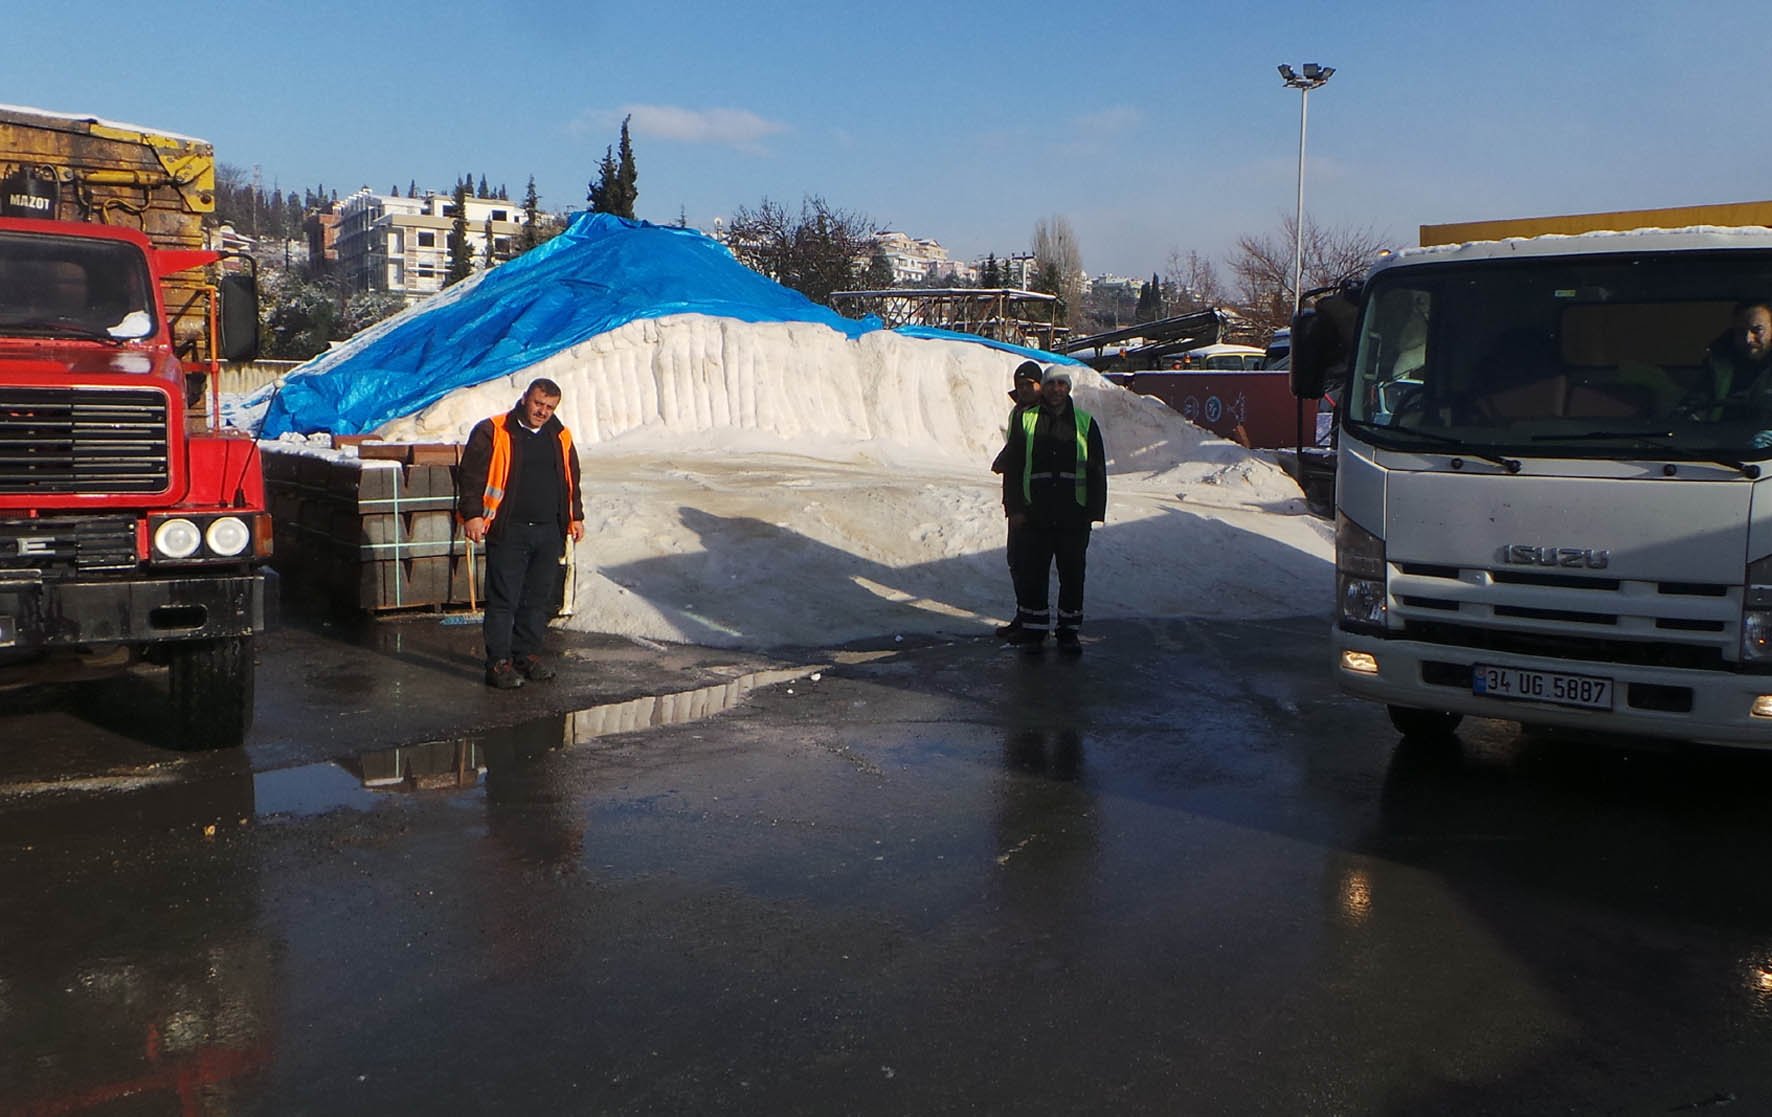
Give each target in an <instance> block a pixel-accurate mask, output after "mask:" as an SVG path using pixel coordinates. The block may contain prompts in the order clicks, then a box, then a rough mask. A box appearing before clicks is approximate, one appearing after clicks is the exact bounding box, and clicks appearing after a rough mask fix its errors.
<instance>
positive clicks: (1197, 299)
mask: <svg viewBox="0 0 1772 1117" xmlns="http://www.w3.org/2000/svg"><path fill="white" fill-rule="evenodd" d="M1163 285H1164V287H1165V288H1166V291H1165V299H1166V301H1167V302H1168V305H1169V308H1170V313H1172V314H1191V313H1193V312H1194V311H1196V310H1209V309H1211V308H1212V307H1216V306H1222V305H1224V303H1225V301H1226V300H1225V294H1224V285H1223V284H1221V283H1220V282H1219V280H1218V269H1217V268H1214V267H1213V266H1212V261H1211V260H1209V259H1207V258H1206V257H1204V256H1202V255H1200V254H1199V253H1198V252H1196V251H1194V250H1193V249H1191V248H1190V249H1189V250H1188V251H1187V252H1186V254H1183V253H1182V251H1181V249H1179V248H1171V249H1170V250H1169V259H1168V261H1167V262H1166V263H1165V265H1164V268H1163Z"/></svg>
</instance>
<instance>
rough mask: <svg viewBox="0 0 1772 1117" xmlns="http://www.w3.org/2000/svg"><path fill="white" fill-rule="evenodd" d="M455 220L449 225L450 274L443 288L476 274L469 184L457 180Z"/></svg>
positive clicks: (454, 207)
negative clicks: (471, 236)
mask: <svg viewBox="0 0 1772 1117" xmlns="http://www.w3.org/2000/svg"><path fill="white" fill-rule="evenodd" d="M451 201H453V202H454V206H453V209H454V211H455V212H454V214H453V217H454V220H453V221H452V222H450V225H449V274H448V276H447V277H446V278H445V279H444V280H443V286H445V287H448V286H451V285H452V284H456V283H460V282H461V281H462V280H464V279H466V278H467V277H468V276H470V275H473V274H474V247H473V245H471V244H469V243H468V183H467V180H466V179H459V178H458V179H456V180H455V196H454V198H452V199H451Z"/></svg>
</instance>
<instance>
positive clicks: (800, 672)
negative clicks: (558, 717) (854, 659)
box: [562, 666, 819, 745]
mask: <svg viewBox="0 0 1772 1117" xmlns="http://www.w3.org/2000/svg"><path fill="white" fill-rule="evenodd" d="M817 670H819V668H818V667H816V666H811V667H784V668H781V669H780V670H777V671H756V672H753V673H751V674H749V675H741V676H740V677H738V678H736V679H733V680H732V681H731V682H728V683H718V684H715V685H713V686H704V687H700V688H698V689H696V690H685V691H679V692H678V693H676V694H659V695H647V696H645V697H643V698H632V699H629V700H628V701H626V702H615V703H612V704H610V705H607V706H592V707H591V708H590V709H588V710H578V711H575V712H573V713H570V714H567V715H566V726H565V739H564V740H563V741H562V743H563V744H568V745H576V744H583V743H584V742H585V741H590V740H594V739H596V738H598V737H608V736H610V735H612V734H616V733H634V732H637V731H639V730H642V729H656V728H659V727H661V726H666V725H682V724H684V723H685V722H691V721H700V720H701V719H703V718H708V717H712V716H713V715H715V714H718V713H722V712H724V711H726V710H730V709H732V708H733V707H734V706H736V705H738V704H739V703H740V702H743V701H744V700H745V698H746V697H747V696H748V695H749V694H750V693H751V691H753V690H757V689H759V688H761V687H767V686H774V685H775V684H777V683H791V682H794V681H795V680H797V679H803V678H805V677H806V676H807V675H809V674H811V673H812V672H814V671H817Z"/></svg>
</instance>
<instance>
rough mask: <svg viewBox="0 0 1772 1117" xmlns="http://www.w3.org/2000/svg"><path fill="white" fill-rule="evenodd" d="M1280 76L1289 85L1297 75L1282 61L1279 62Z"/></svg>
mask: <svg viewBox="0 0 1772 1117" xmlns="http://www.w3.org/2000/svg"><path fill="white" fill-rule="evenodd" d="M1280 77H1281V79H1282V80H1283V81H1285V82H1286V84H1287V85H1291V84H1292V82H1293V80H1294V79H1295V78H1297V77H1298V74H1297V73H1296V72H1295V71H1294V70H1293V69H1292V67H1290V66H1288V65H1286V64H1285V63H1284V62H1282V63H1280Z"/></svg>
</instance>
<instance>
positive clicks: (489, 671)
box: [486, 659, 523, 690]
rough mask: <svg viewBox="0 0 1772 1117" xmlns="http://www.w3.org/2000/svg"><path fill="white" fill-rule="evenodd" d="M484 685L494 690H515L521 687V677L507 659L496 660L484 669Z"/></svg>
mask: <svg viewBox="0 0 1772 1117" xmlns="http://www.w3.org/2000/svg"><path fill="white" fill-rule="evenodd" d="M486 685H487V686H489V687H492V688H494V689H495V690H516V689H517V688H518V687H520V686H522V685H523V676H521V675H519V674H517V668H516V667H515V666H513V665H512V663H511V661H510V660H508V659H501V660H497V661H495V662H493V663H490V664H488V665H487V667H486Z"/></svg>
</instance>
